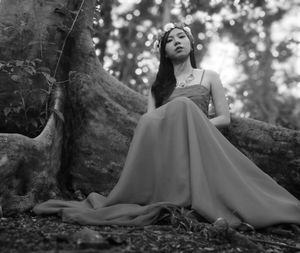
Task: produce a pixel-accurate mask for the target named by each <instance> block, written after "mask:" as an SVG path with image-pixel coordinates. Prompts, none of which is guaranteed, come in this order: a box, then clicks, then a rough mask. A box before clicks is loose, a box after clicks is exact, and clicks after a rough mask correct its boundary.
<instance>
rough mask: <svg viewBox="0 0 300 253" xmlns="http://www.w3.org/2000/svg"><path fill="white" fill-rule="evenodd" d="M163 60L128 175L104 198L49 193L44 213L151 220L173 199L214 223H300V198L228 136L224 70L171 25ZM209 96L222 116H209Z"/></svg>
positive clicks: (92, 220)
mask: <svg viewBox="0 0 300 253" xmlns="http://www.w3.org/2000/svg"><path fill="white" fill-rule="evenodd" d="M158 46H159V48H160V66H159V71H158V73H157V77H156V80H155V82H154V84H153V85H152V88H151V92H149V99H148V111H147V113H145V114H144V115H142V117H141V118H140V120H139V122H138V125H137V127H136V129H135V132H134V136H133V139H132V142H131V144H130V148H129V152H128V155H127V158H126V162H125V166H124V169H123V171H122V175H121V177H120V179H119V181H118V183H117V184H116V186H115V187H114V189H113V190H112V191H111V193H110V194H109V195H108V196H107V197H104V196H102V195H99V194H97V193H91V194H90V195H89V196H88V197H87V199H86V200H84V201H81V202H79V201H61V200H49V201H47V202H45V203H42V204H40V205H38V206H36V207H35V208H34V211H35V212H36V213H37V214H51V213H59V214H61V215H62V217H63V219H64V220H65V221H71V222H77V223H81V224H95V225H105V224H122V225H147V224H151V223H154V222H155V221H156V220H157V218H158V217H159V213H160V211H161V210H162V209H163V208H165V207H167V206H181V207H189V208H192V209H193V210H195V211H196V212H197V213H198V214H200V215H201V216H202V217H204V218H206V219H207V220H208V221H209V222H213V221H215V220H216V219H217V218H219V217H223V218H225V219H226V220H227V221H228V223H229V225H230V226H232V227H238V226H239V225H240V224H241V223H242V222H246V223H249V224H251V225H252V226H254V227H255V228H260V227H265V226H270V225H274V224H279V223H296V224H300V202H299V201H298V200H297V199H296V198H295V197H293V196H292V195H291V194H290V193H288V192H287V191H286V190H285V189H283V188H282V187H280V186H279V185H278V184H277V183H276V182H275V181H273V180H272V179H271V178H270V177H269V176H268V175H266V174H265V173H264V172H262V171H261V170H260V169H259V168H258V167H257V166H256V165H255V164H254V163H253V162H251V161H250V160H249V159H248V158H247V157H246V156H244V155H243V154H242V153H241V152H240V151H238V150H237V149H236V148H235V147H234V146H232V145H231V144H230V142H228V141H227V140H226V138H225V137H224V136H223V135H222V134H221V133H220V132H219V131H218V129H217V128H221V127H224V126H226V125H228V124H229V123H230V116H229V110H228V105H227V103H226V99H225V95H224V90H223V87H222V84H221V82H220V79H219V77H218V75H217V74H216V73H214V72H212V71H209V70H201V69H196V64H195V59H194V50H193V43H192V35H191V33H190V30H189V29H188V28H187V27H185V26H179V25H174V24H171V25H168V26H167V27H166V28H165V31H164V32H163V33H162V36H161V38H160V40H159V42H158ZM210 97H212V99H213V103H214V107H215V111H216V117H214V118H212V119H210V120H209V119H208V118H207V113H208V104H209V100H210Z"/></svg>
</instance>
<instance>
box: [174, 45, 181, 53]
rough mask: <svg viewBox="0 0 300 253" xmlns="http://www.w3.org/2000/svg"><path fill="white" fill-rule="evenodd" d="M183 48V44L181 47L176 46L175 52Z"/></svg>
mask: <svg viewBox="0 0 300 253" xmlns="http://www.w3.org/2000/svg"><path fill="white" fill-rule="evenodd" d="M181 50H183V47H182V46H179V47H176V48H175V52H178V51H181Z"/></svg>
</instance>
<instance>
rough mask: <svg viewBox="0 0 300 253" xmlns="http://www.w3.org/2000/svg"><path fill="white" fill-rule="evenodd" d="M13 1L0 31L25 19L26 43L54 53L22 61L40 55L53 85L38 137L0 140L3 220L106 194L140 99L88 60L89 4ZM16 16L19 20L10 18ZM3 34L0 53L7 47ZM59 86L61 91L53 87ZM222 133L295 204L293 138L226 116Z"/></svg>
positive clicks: (299, 181)
mask: <svg viewBox="0 0 300 253" xmlns="http://www.w3.org/2000/svg"><path fill="white" fill-rule="evenodd" d="M17 2H19V1H17V0H14V1H12V0H2V1H1V2H0V14H1V15H0V24H1V25H3V24H4V25H6V26H7V25H9V24H8V23H5V22H4V20H6V21H7V22H8V20H9V22H11V23H12V24H13V23H16V20H19V19H20V16H21V17H24V16H27V17H28V18H27V19H26V20H27V21H26V22H27V23H26V22H25V21H24V22H25V24H26V25H27V27H30V28H32V29H31V32H32V33H33V34H35V36H31V37H29V38H28V43H30V42H32V41H31V40H34V39H36V37H37V36H40V37H39V38H43V41H47V42H51V43H55V48H56V51H57V54H54V53H53V48H54V46H53V44H51V45H52V46H51V47H45V48H44V49H43V50H42V52H41V47H34V46H32V48H31V50H28V51H26V52H27V55H25V56H23V58H22V59H26V58H30V57H32V56H33V55H34V57H36V55H40V54H41V53H42V54H43V57H44V58H43V62H44V63H45V64H46V66H47V67H48V68H49V69H50V70H51V74H52V76H55V78H56V81H57V83H56V85H55V89H53V91H52V96H51V97H52V108H54V112H53V113H52V114H51V116H50V117H49V120H48V122H47V125H46V127H45V128H44V130H43V131H42V132H41V133H40V134H39V135H38V136H37V137H35V138H29V137H26V136H23V135H20V134H0V194H1V197H2V198H1V205H2V207H3V211H4V214H6V215H8V214H9V213H11V212H16V211H24V210H28V209H30V208H31V207H32V206H33V205H34V204H35V203H37V202H39V201H41V200H45V199H47V198H49V197H52V198H53V197H55V196H57V197H61V196H65V195H64V194H65V193H68V196H69V197H74V195H73V193H74V192H75V191H76V190H80V191H81V192H82V193H84V194H88V193H89V192H91V191H96V192H99V193H103V194H107V193H108V192H109V191H110V190H111V189H112V187H113V186H114V184H115V183H116V181H117V180H118V177H119V174H120V172H121V170H122V167H123V164H124V161H125V158H126V155H127V151H128V148H129V143H130V141H131V138H132V136H133V132H134V128H135V126H136V124H137V121H138V119H139V117H140V116H141V114H143V113H144V112H145V111H146V98H145V97H143V96H142V95H140V94H138V93H136V92H134V91H133V90H131V89H129V88H128V87H126V86H125V85H123V84H122V83H120V82H119V81H117V80H116V79H115V78H113V77H112V76H110V75H109V74H108V73H107V72H105V71H104V69H103V68H102V66H101V64H100V62H99V59H98V58H97V56H96V55H95V50H94V48H93V43H92V29H91V28H92V19H93V12H94V5H95V1H94V0H80V1H79V0H78V1H76V0H73V1H71V0H70V1H69V2H68V3H67V4H65V5H64V2H65V1H63V0H56V1H46V3H44V1H33V0H27V1H22V4H21V5H20V4H18V5H17V4H16V3H17ZM16 6H17V7H18V9H16ZM28 6H31V7H28ZM4 10H5V11H4ZM8 10H9V11H8ZM33 10H35V11H33ZM16 12H18V13H21V14H22V15H20V16H19V17H16V16H15V15H14V14H15V13H16ZM3 13H6V14H5V15H6V17H4V16H2V14H3ZM37 13H38V14H39V15H37ZM42 14H43V15H42ZM3 15H4V14H3ZM2 17H3V18H2ZM28 20H29V21H30V20H31V23H30V22H29V21H28ZM32 20H34V22H32ZM77 21H78V22H77ZM2 35H3V34H2ZM4 35H5V34H4ZM4 35H3V36H2V38H5V40H4V39H3V40H2V39H1V40H0V50H1V51H0V54H2V52H4V51H3V50H4V49H5V50H6V49H7V48H9V47H8V45H10V43H11V42H10V40H9V36H4ZM31 44H32V45H34V43H31ZM64 45H65V46H64ZM16 49H17V48H15V45H13V46H12V47H11V49H9V50H11V53H10V51H9V50H8V51H6V58H5V59H7V60H9V59H15V58H14V57H16V55H15V54H13V52H15V51H16ZM62 49H63V50H62ZM14 50H15V51H14ZM20 51H22V50H20ZM61 51H63V53H64V54H63V57H62V58H61ZM19 57H20V58H21V56H19ZM44 59H47V61H46V60H44ZM57 67H58V68H57ZM56 69H57V71H56ZM66 79H67V80H68V82H64V84H65V86H63V85H62V83H60V82H62V81H64V80H66ZM0 80H1V79H0ZM2 85H3V84H2V83H1V86H2ZM61 115H64V117H62V116H61ZM224 134H225V136H227V138H229V140H230V141H231V142H232V143H233V144H234V145H235V146H236V147H237V148H239V149H240V150H241V151H242V152H244V153H245V154H246V155H248V156H249V157H250V158H251V159H252V160H253V161H254V162H256V163H257V164H258V165H259V166H260V167H261V168H262V169H263V170H264V171H266V172H267V173H268V174H270V175H271V176H274V178H275V179H276V180H278V182H279V183H282V184H283V185H284V186H289V188H288V189H289V190H290V192H291V193H293V194H294V195H295V196H297V197H298V198H299V197H300V193H299V190H297V188H299V185H300V171H299V167H300V166H299V162H300V161H299V157H300V132H299V131H292V130H288V129H284V128H278V127H275V126H272V125H268V124H265V123H262V122H259V121H255V120H251V119H242V118H234V117H233V123H232V124H231V126H230V128H229V129H228V130H227V131H225V132H224ZM297 186H298V187H297Z"/></svg>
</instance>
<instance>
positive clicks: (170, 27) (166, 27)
mask: <svg viewBox="0 0 300 253" xmlns="http://www.w3.org/2000/svg"><path fill="white" fill-rule="evenodd" d="M175 28H179V29H181V30H184V31H185V32H186V33H187V34H188V36H189V37H190V39H192V40H193V35H192V32H191V29H190V28H189V27H188V26H186V25H185V24H180V23H179V24H178V23H168V24H166V25H164V27H163V30H161V29H159V30H158V31H157V39H156V41H155V42H154V44H153V48H154V50H157V51H159V50H160V46H161V42H162V38H163V37H164V36H165V34H166V33H167V32H170V31H171V30H173V29H175Z"/></svg>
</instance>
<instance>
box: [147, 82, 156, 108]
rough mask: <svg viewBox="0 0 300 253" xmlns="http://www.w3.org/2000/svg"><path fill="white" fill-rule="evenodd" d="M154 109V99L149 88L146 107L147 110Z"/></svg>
mask: <svg viewBox="0 0 300 253" xmlns="http://www.w3.org/2000/svg"><path fill="white" fill-rule="evenodd" d="M154 109H155V99H154V97H153V95H152V92H151V88H150V90H149V93H148V107H147V112H151V111H153V110H154Z"/></svg>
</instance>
